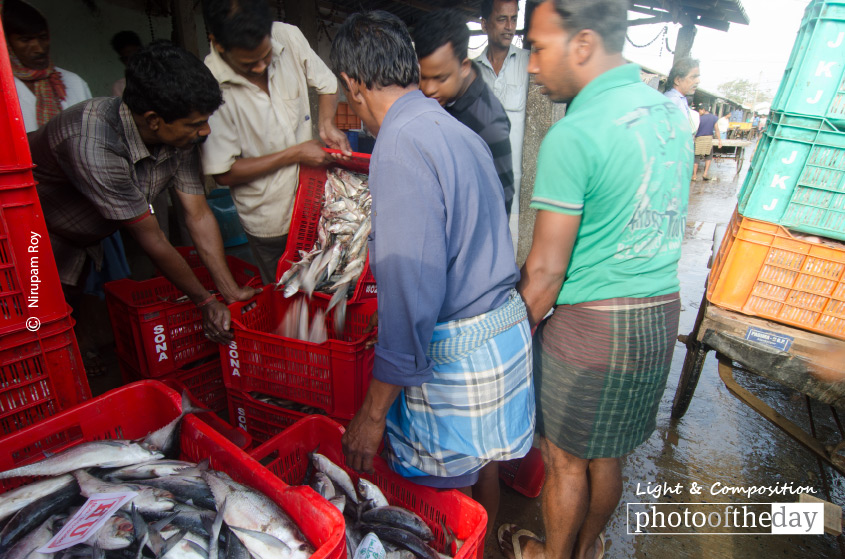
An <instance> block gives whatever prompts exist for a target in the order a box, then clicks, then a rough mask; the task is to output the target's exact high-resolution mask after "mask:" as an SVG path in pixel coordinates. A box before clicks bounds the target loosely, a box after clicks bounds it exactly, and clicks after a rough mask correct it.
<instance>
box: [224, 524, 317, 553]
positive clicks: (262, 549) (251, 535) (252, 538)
mask: <svg viewBox="0 0 845 559" xmlns="http://www.w3.org/2000/svg"><path fill="white" fill-rule="evenodd" d="M231 528H232V532H233V533H234V534H235V535H236V536H237V537H238V539H240V540H241V541H242V542H243V544H244V545H245V546H246V548H247V549H248V550H249V552H250V553H251V554H252V555H253V556H255V557H256V558H257V559H288V558H293V557H297V558H299V557H301V555H300V554H298V553H295V552H294V550H292V549H291V548H290V547H288V545H287V544H286V543H285V542H283V541H281V540H279V539H278V538H274V537H273V536H271V535H269V534H266V533H264V532H259V531H258V530H247V529H245V528H237V527H235V526H232V527H231Z"/></svg>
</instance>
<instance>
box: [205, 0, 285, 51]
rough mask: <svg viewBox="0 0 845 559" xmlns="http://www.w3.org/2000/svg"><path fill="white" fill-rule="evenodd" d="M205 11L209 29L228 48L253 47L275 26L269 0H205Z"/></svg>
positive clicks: (248, 48)
mask: <svg viewBox="0 0 845 559" xmlns="http://www.w3.org/2000/svg"><path fill="white" fill-rule="evenodd" d="M202 15H203V17H204V18H205V26H206V28H207V29H208V32H209V33H210V34H212V35H214V40H215V41H217V42H218V43H219V44H220V46H222V47H223V48H224V49H225V50H232V49H233V48H241V49H247V50H252V49H254V48H256V47H258V45H260V44H261V41H263V40H264V38H265V37H269V36H270V32H271V30H272V28H273V15H272V14H271V13H270V6H269V5H268V3H267V0H202Z"/></svg>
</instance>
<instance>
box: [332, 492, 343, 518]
mask: <svg viewBox="0 0 845 559" xmlns="http://www.w3.org/2000/svg"><path fill="white" fill-rule="evenodd" d="M329 502H330V503H331V504H332V505H334V507H335V508H336V509H337V510H339V511H340V514H343V511H344V509H346V495H339V496H337V497H334V498H333V499H329Z"/></svg>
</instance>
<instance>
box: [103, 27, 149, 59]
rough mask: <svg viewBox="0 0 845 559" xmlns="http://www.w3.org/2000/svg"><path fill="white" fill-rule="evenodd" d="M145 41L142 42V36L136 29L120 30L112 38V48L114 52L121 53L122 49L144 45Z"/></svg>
mask: <svg viewBox="0 0 845 559" xmlns="http://www.w3.org/2000/svg"><path fill="white" fill-rule="evenodd" d="M142 46H144V43H142V42H141V37H139V36H138V34H137V33H135V32H134V31H118V32H117V33H115V34H114V37H112V38H111V48H113V49H114V52H116V53H117V54H120V51H122V50H123V49H125V48H126V47H142Z"/></svg>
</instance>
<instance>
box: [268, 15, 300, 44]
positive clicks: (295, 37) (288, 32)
mask: <svg viewBox="0 0 845 559" xmlns="http://www.w3.org/2000/svg"><path fill="white" fill-rule="evenodd" d="M270 34H271V35H272V37H273V39H275V40H276V41H278V42H280V43H282V44H283V45H284V46H286V47H287V46H288V45H289V44H291V43H293V44H294V45H295V46H297V47H301V46H302V43H303V42H305V44H308V42H307V41H306V40H305V35H304V34H303V33H302V30H301V29H299V27H297V26H295V25H291V24H289V23H283V22H281V21H274V22H273V27H272V28H271V31H270Z"/></svg>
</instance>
